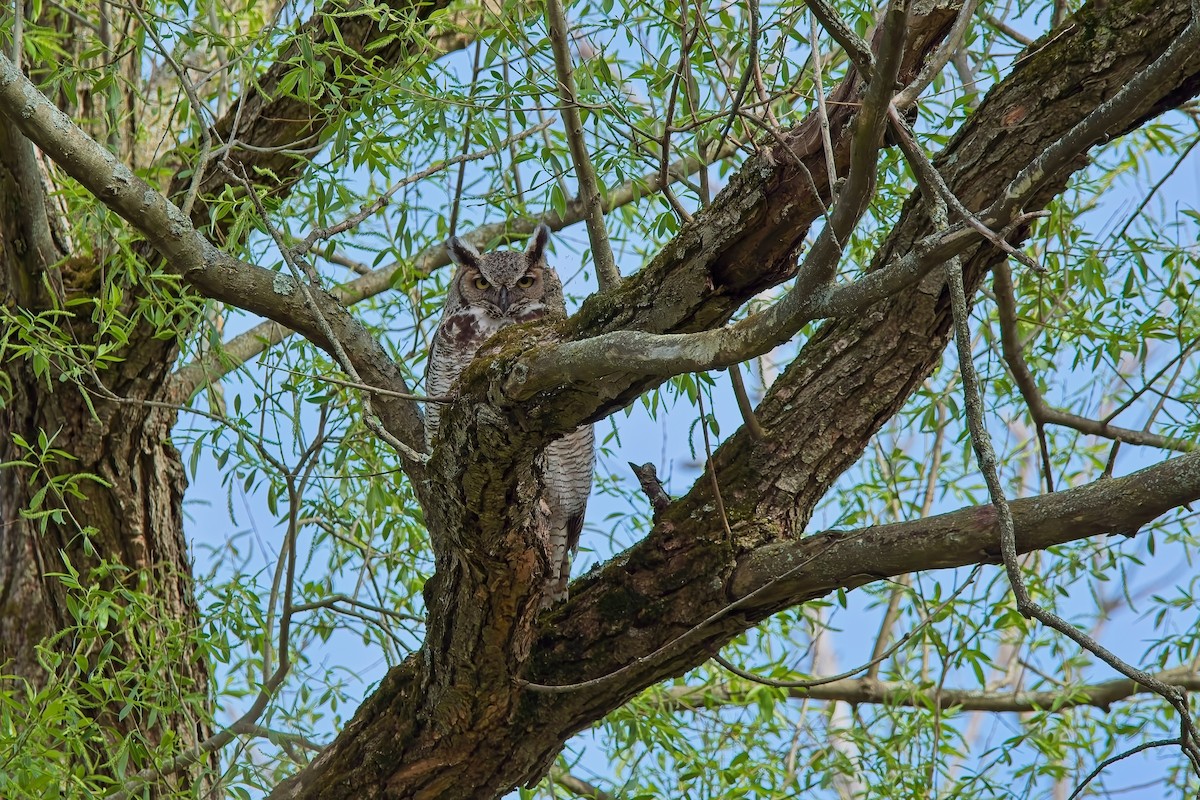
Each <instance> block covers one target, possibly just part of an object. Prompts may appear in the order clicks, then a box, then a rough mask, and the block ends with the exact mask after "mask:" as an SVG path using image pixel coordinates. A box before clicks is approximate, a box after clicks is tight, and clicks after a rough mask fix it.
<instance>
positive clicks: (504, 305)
mask: <svg viewBox="0 0 1200 800" xmlns="http://www.w3.org/2000/svg"><path fill="white" fill-rule="evenodd" d="M500 310H501V311H508V287H507V286H501V287H500Z"/></svg>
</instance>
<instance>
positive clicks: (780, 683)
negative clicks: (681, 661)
mask: <svg viewBox="0 0 1200 800" xmlns="http://www.w3.org/2000/svg"><path fill="white" fill-rule="evenodd" d="M982 569H983V566H982V565H980V564H977V565H976V566H975V569H973V570H971V574H970V575H968V576H967V579H966V580H965V581H963V584H962V586H959V587H958V588H957V589H955V590H954V593H953V594H951V595H950V596H949V597H947V598H946V599H945V600H943V601H942V602H941V603H939V604H938V606H937V608H935V609H934V610H933V611H931V612H929V613H928V614H925V615H923V616H922V617H921V620H920V622H918V623H917V624H916V625H915V626H914V627H913V629H912V630H910V631H909V632H908V633H906V634H904V635H903V636H901V637H900V638H899V639H897V640H896V643H895V644H893V645H892V646H891V647H889V648H887V649H886V650H884V651H882V652H880V653H877V654H875V655H874V656H873V657H872V658H871V660H870V661H867V662H866V663H865V664H860V665H859V666H857V667H854V668H853V669H848V670H846V671H845V672H841V673H838V674H837V675H828V676H826V677H824V678H809V679H807V680H798V681H789V680H779V679H776V678H764V677H762V676H761V675H755V674H754V673H753V672H749V671H747V670H744V669H742V668H741V667H738V666H737V665H735V664H731V663H730V662H729V661H728V660H726V659H725V658H723V657H722V656H720V655H715V656H713V661H716V662H717V663H718V664H720V665H721V666H722V667H724V668H725V669H727V670H729V671H730V672H732V673H733V674H734V675H737V676H738V677H739V678H745V679H746V680H748V681H752V682H754V683H760V684H762V685H763V686H772V687H774V688H776V689H811V688H813V687H816V686H824V685H826V684H829V683H834V682H835V681H840V680H845V679H846V678H852V677H854V676H855V675H857V674H858V673H860V672H862V671H863V670H867V669H870V668H871V667H873V666H875V665H876V664H879V663H881V662H883V661H884V660H886V659H887V658H889V657H890V656H891V655H892V654H894V653H896V652H898V651H899V650H900V648H902V647H904V645H906V644H908V643H909V642H910V641H911V640H912V638H913V637H914V636H916V635H917V634H918V633H920V632H921V631H923V630H924V629H925V628H926V627H927V626H928V625H929V624H930V623H931V622H933V620H935V619H937V616H938V615H939V614H941V613H942V611H944V610H945V609H947V608H949V606H950V604H951V603H952V602H954V601H955V600H957V599H958V597H959V595H961V594H962V593H963V592H964V591H966V589H967V587H968V586H970V585H971V584H973V583H974V582H975V578H976V577H977V576H978V575H979V572H980V571H981V570H982Z"/></svg>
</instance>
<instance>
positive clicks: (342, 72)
mask: <svg viewBox="0 0 1200 800" xmlns="http://www.w3.org/2000/svg"><path fill="white" fill-rule="evenodd" d="M447 5H449V0H390V2H386V3H383V4H381V5H380V6H379V7H378V8H375V9H368V8H367V7H366V6H365V5H364V4H363V3H362V2H360V1H359V0H353V1H352V2H351V3H350V4H349V6H348V7H347V6H343V4H342V3H338V2H330V3H326V4H324V5H323V6H322V7H321V8H319V9H317V10H316V12H315V13H314V14H313V16H312V17H311V18H309V19H308V21H307V22H305V23H304V24H302V25H300V27H299V28H298V29H297V30H296V31H295V33H293V34H292V35H291V36H290V37H289V38H288V40H287V41H286V42H285V44H284V45H283V47H282V48H281V50H280V53H279V55H278V56H277V57H276V59H275V62H274V63H273V64H272V65H271V66H270V67H269V68H268V69H267V70H266V72H265V73H264V74H263V75H260V76H257V77H256V78H255V79H254V80H252V81H249V82H247V83H246V84H245V90H244V91H245V93H244V94H243V95H242V96H241V97H239V98H236V99H235V100H234V101H233V102H232V103H231V104H230V106H229V110H228V111H227V112H226V114H225V116H224V117H222V118H221V119H220V120H218V121H217V123H216V125H214V127H213V130H214V133H215V134H216V136H217V138H218V139H219V140H220V141H221V142H224V143H225V145H226V146H228V145H230V144H231V143H232V144H233V145H234V146H233V147H231V148H230V150H229V153H228V158H229V159H230V160H231V161H232V163H233V165H234V172H235V174H238V175H242V174H245V175H251V176H253V175H256V174H258V173H259V172H266V173H270V174H271V175H272V176H274V177H273V180H272V191H273V193H287V192H288V191H290V189H291V187H292V186H293V185H294V184H295V183H296V181H298V180H299V179H300V177H301V176H302V175H303V174H304V173H305V172H306V171H307V170H308V167H309V165H310V164H311V163H312V150H313V148H314V147H317V146H319V145H320V144H321V143H323V142H324V134H325V132H326V131H327V130H328V129H329V127H330V126H331V125H332V124H334V123H335V122H337V121H338V120H339V119H340V118H341V116H342V115H343V114H344V113H345V112H346V111H347V110H349V109H350V108H351V106H352V103H353V102H354V101H355V98H362V97H364V96H366V95H369V94H371V93H373V92H374V91H375V89H374V88H373V84H372V82H371V81H370V80H369V76H370V73H371V71H372V69H377V68H378V66H377V65H394V64H398V63H400V62H401V61H402V60H403V59H405V58H407V57H410V56H412V55H413V54H414V53H416V52H419V51H420V49H421V48H422V47H425V46H426V45H425V40H424V36H425V34H426V33H427V28H428V20H429V18H430V16H431V15H432V14H434V13H435V12H437V11H440V10H442V9H444V8H445V7H446V6H447ZM384 9H386V10H387V11H389V12H390V13H391V14H392V15H393V19H391V20H389V21H388V22H386V23H384V24H381V23H380V22H379V21H378V20H377V18H376V17H377V15H378V14H379V13H380V12H381V11H382V10H384ZM376 42H383V44H382V46H376ZM446 42H447V44H451V45H453V44H456V43H457V42H458V39H456V38H454V37H451V38H449V39H446ZM303 54H309V55H311V56H312V58H313V61H314V63H313V64H307V63H302V60H301V59H302V58H303V57H304V56H303ZM355 59H359V60H355ZM335 60H336V61H337V62H338V63H337V68H335V64H334V62H335ZM318 65H323V66H324V70H323V72H322V73H316V72H313V74H325V75H329V76H332V77H331V80H332V83H333V86H331V87H330V88H329V89H328V90H326V91H325V92H324V93H323V94H322V100H321V101H320V102H312V101H310V100H309V99H307V98H305V97H302V96H300V95H299V93H298V92H296V91H292V92H283V91H280V87H281V86H282V85H283V84H284V80H285V78H286V77H287V75H288V74H289V73H290V72H293V71H295V70H310V71H312V70H316V69H318V68H319V67H318ZM335 97H336V98H338V99H337V101H336V102H334V101H333V100H332V98H335ZM214 155H217V156H222V157H224V156H225V155H226V154H225V153H223V152H222V150H221V148H218V149H217V150H216V151H215V152H214ZM195 166H196V165H187V169H184V170H181V171H180V173H179V174H178V175H177V176H176V177H175V179H174V180H173V181H172V183H171V188H170V190H169V192H168V193H167V196H168V197H171V198H176V197H179V196H182V193H183V192H185V191H187V189H188V186H189V184H190V182H191V174H192V170H193V168H195ZM227 185H235V186H236V182H232V181H231V180H230V178H229V176H228V173H225V172H223V171H220V170H216V169H206V171H205V175H204V180H203V182H202V183H201V185H200V187H199V197H200V199H201V201H202V202H200V203H197V205H196V207H195V209H194V210H193V213H192V220H193V222H194V223H195V224H196V225H197V227H200V228H201V229H203V228H204V227H205V226H206V225H207V216H208V210H207V206H206V205H205V204H204V202H203V200H205V199H210V198H214V197H217V196H219V195H220V194H221V192H222V191H223V189H224V188H225V187H226V186H227Z"/></svg>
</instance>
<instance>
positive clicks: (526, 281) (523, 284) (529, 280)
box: [517, 275, 533, 289]
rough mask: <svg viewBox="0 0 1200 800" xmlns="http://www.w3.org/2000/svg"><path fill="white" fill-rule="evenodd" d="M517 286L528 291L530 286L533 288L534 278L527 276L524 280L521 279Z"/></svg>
mask: <svg viewBox="0 0 1200 800" xmlns="http://www.w3.org/2000/svg"><path fill="white" fill-rule="evenodd" d="M517 286H520V287H521V288H522V289H528V288H529V287H530V286H533V276H532V275H526V276H525V277H524V278H519V279H518V280H517Z"/></svg>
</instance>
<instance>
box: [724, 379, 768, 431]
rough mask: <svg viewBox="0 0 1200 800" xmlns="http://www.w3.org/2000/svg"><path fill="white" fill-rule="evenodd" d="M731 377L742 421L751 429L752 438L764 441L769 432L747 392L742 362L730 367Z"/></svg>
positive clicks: (748, 429)
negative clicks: (765, 428) (759, 419)
mask: <svg viewBox="0 0 1200 800" xmlns="http://www.w3.org/2000/svg"><path fill="white" fill-rule="evenodd" d="M729 379H730V380H731V381H732V382H733V396H734V397H735V398H737V407H738V411H740V412H741V414H742V421H743V422H745V423H746V430H747V431H749V433H750V438H751V439H753V440H754V441H756V442H761V441H763V440H764V439H766V438H767V434H766V432H765V431H763V428H762V425H761V424H759V421H758V417H757V416H755V414H754V406H753V404H751V402H750V395H749V394H748V393H747V392H746V382H745V381H744V380H743V379H742V365H741V364H734V365H733V366H731V367H730V368H729Z"/></svg>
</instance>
